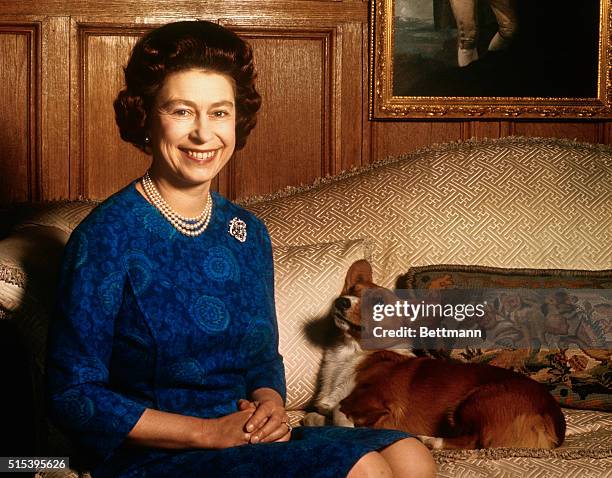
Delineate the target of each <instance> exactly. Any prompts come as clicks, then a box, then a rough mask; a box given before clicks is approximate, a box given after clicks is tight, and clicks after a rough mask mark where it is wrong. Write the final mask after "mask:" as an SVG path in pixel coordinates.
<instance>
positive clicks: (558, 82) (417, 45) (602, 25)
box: [369, 0, 612, 119]
mask: <svg viewBox="0 0 612 478" xmlns="http://www.w3.org/2000/svg"><path fill="white" fill-rule="evenodd" d="M611 4H612V0H579V1H576V0H538V1H534V0H480V1H477V0H371V12H370V13H371V15H370V98H369V100H370V101H369V108H370V109H369V113H370V119H425V118H429V119H431V118H440V119H445V118H448V119H453V118H457V119H459V118H498V119H499V118H501V119H503V118H559V119H580V118H608V117H611V116H612V78H611V75H612V39H611V34H612V7H611Z"/></svg>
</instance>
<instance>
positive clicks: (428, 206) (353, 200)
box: [247, 138, 612, 286]
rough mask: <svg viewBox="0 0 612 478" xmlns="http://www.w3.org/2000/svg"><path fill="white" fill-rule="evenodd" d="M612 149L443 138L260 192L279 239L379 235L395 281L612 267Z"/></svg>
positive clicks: (256, 207)
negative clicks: (310, 181) (475, 271)
mask: <svg viewBox="0 0 612 478" xmlns="http://www.w3.org/2000/svg"><path fill="white" fill-rule="evenodd" d="M610 197H612V148H610V147H609V146H604V145H589V144H579V143H576V142H572V141H568V140H559V139H552V138H503V139H498V140H473V141H466V142H461V143H453V144H446V145H439V146H434V147H431V148H427V149H423V150H421V151H417V152H414V153H410V154H408V155H405V156H401V157H397V158H394V159H389V160H386V161H383V162H380V163H377V164H375V165H372V166H368V167H366V168H363V169H360V170H357V171H354V172H349V173H345V174H342V175H340V176H337V177H335V178H330V179H325V180H321V181H319V182H318V183H316V184H314V185H312V186H310V187H307V188H298V189H288V190H287V191H285V192H283V193H280V194H275V195H271V196H268V197H265V198H259V199H257V200H251V201H250V202H249V203H248V204H247V207H248V208H249V209H250V210H251V211H253V212H254V213H255V214H257V216H258V217H260V218H261V219H262V220H264V221H265V223H266V225H267V226H268V230H269V231H270V236H271V237H272V242H273V245H283V244H294V245H300V244H301V245H303V244H315V243H320V242H333V241H338V240H345V239H353V238H358V237H372V239H373V241H374V242H373V250H372V255H373V264H372V266H373V268H374V272H375V274H376V276H377V277H379V278H380V281H381V285H385V286H392V285H393V283H394V281H395V278H396V277H397V276H398V275H399V274H402V273H404V272H405V271H406V270H407V269H408V267H411V266H419V265H427V264H479V265H486V266H498V267H537V268H557V269H591V270H594V269H606V268H611V267H612V247H611V246H610V245H611V244H612V214H610V200H609V198H610Z"/></svg>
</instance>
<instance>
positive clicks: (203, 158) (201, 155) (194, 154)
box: [179, 148, 220, 163]
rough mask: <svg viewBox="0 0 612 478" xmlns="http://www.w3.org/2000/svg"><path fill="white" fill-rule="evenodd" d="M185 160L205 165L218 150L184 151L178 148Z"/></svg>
mask: <svg viewBox="0 0 612 478" xmlns="http://www.w3.org/2000/svg"><path fill="white" fill-rule="evenodd" d="M179 149H180V150H181V151H182V152H183V153H184V154H185V156H187V158H189V159H191V160H193V161H196V162H198V163H206V162H208V161H209V160H210V159H212V158H213V157H214V156H215V154H216V153H217V152H218V151H220V149H215V150H208V151H198V150H196V149H185V148H179Z"/></svg>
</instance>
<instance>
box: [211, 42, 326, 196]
mask: <svg viewBox="0 0 612 478" xmlns="http://www.w3.org/2000/svg"><path fill="white" fill-rule="evenodd" d="M243 35H244V36H245V37H246V38H248V39H249V41H250V42H251V44H252V45H253V49H254V54H255V58H256V59H257V68H258V74H259V77H258V83H257V84H258V88H259V91H260V93H261V95H262V98H263V103H262V108H261V110H260V114H259V117H258V123H257V127H256V128H255V130H254V131H253V134H252V136H251V137H250V138H249V142H248V143H247V146H246V147H245V148H244V150H242V151H240V152H239V153H237V154H236V156H235V158H234V159H233V161H232V162H231V163H230V164H229V167H228V168H227V171H226V174H229V175H230V177H231V178H232V180H231V181H230V185H229V188H230V189H229V191H227V193H228V195H229V196H230V197H236V198H240V197H246V196H250V195H253V194H266V193H269V192H272V191H275V190H277V189H280V188H282V187H283V186H286V185H297V184H300V183H308V182H311V181H312V180H314V179H315V178H317V177H319V176H323V175H326V174H328V173H329V172H330V159H331V154H332V152H331V149H330V144H329V143H330V127H331V124H330V121H329V117H330V104H329V103H330V96H331V94H330V82H331V78H330V71H331V65H330V64H329V61H330V58H329V54H328V51H329V45H330V41H331V39H330V37H331V32H329V31H327V32H326V31H324V32H316V31H310V32H293V33H292V32H289V31H284V32H282V33H281V32H274V31H270V32H267V33H258V34H256V33H255V32H252V33H247V32H244V33H243ZM222 192H224V191H223V190H222Z"/></svg>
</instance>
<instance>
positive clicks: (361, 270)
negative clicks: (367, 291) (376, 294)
mask: <svg viewBox="0 0 612 478" xmlns="http://www.w3.org/2000/svg"><path fill="white" fill-rule="evenodd" d="M360 282H365V283H371V282H373V276H372V266H371V265H370V263H369V262H368V261H366V260H365V259H360V260H358V261H356V262H353V264H352V265H351V267H349V270H348V272H347V273H346V279H345V280H344V288H343V289H342V294H343V295H344V294H347V293H348V291H349V290H350V289H351V287H353V286H354V285H355V284H358V283H360Z"/></svg>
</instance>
